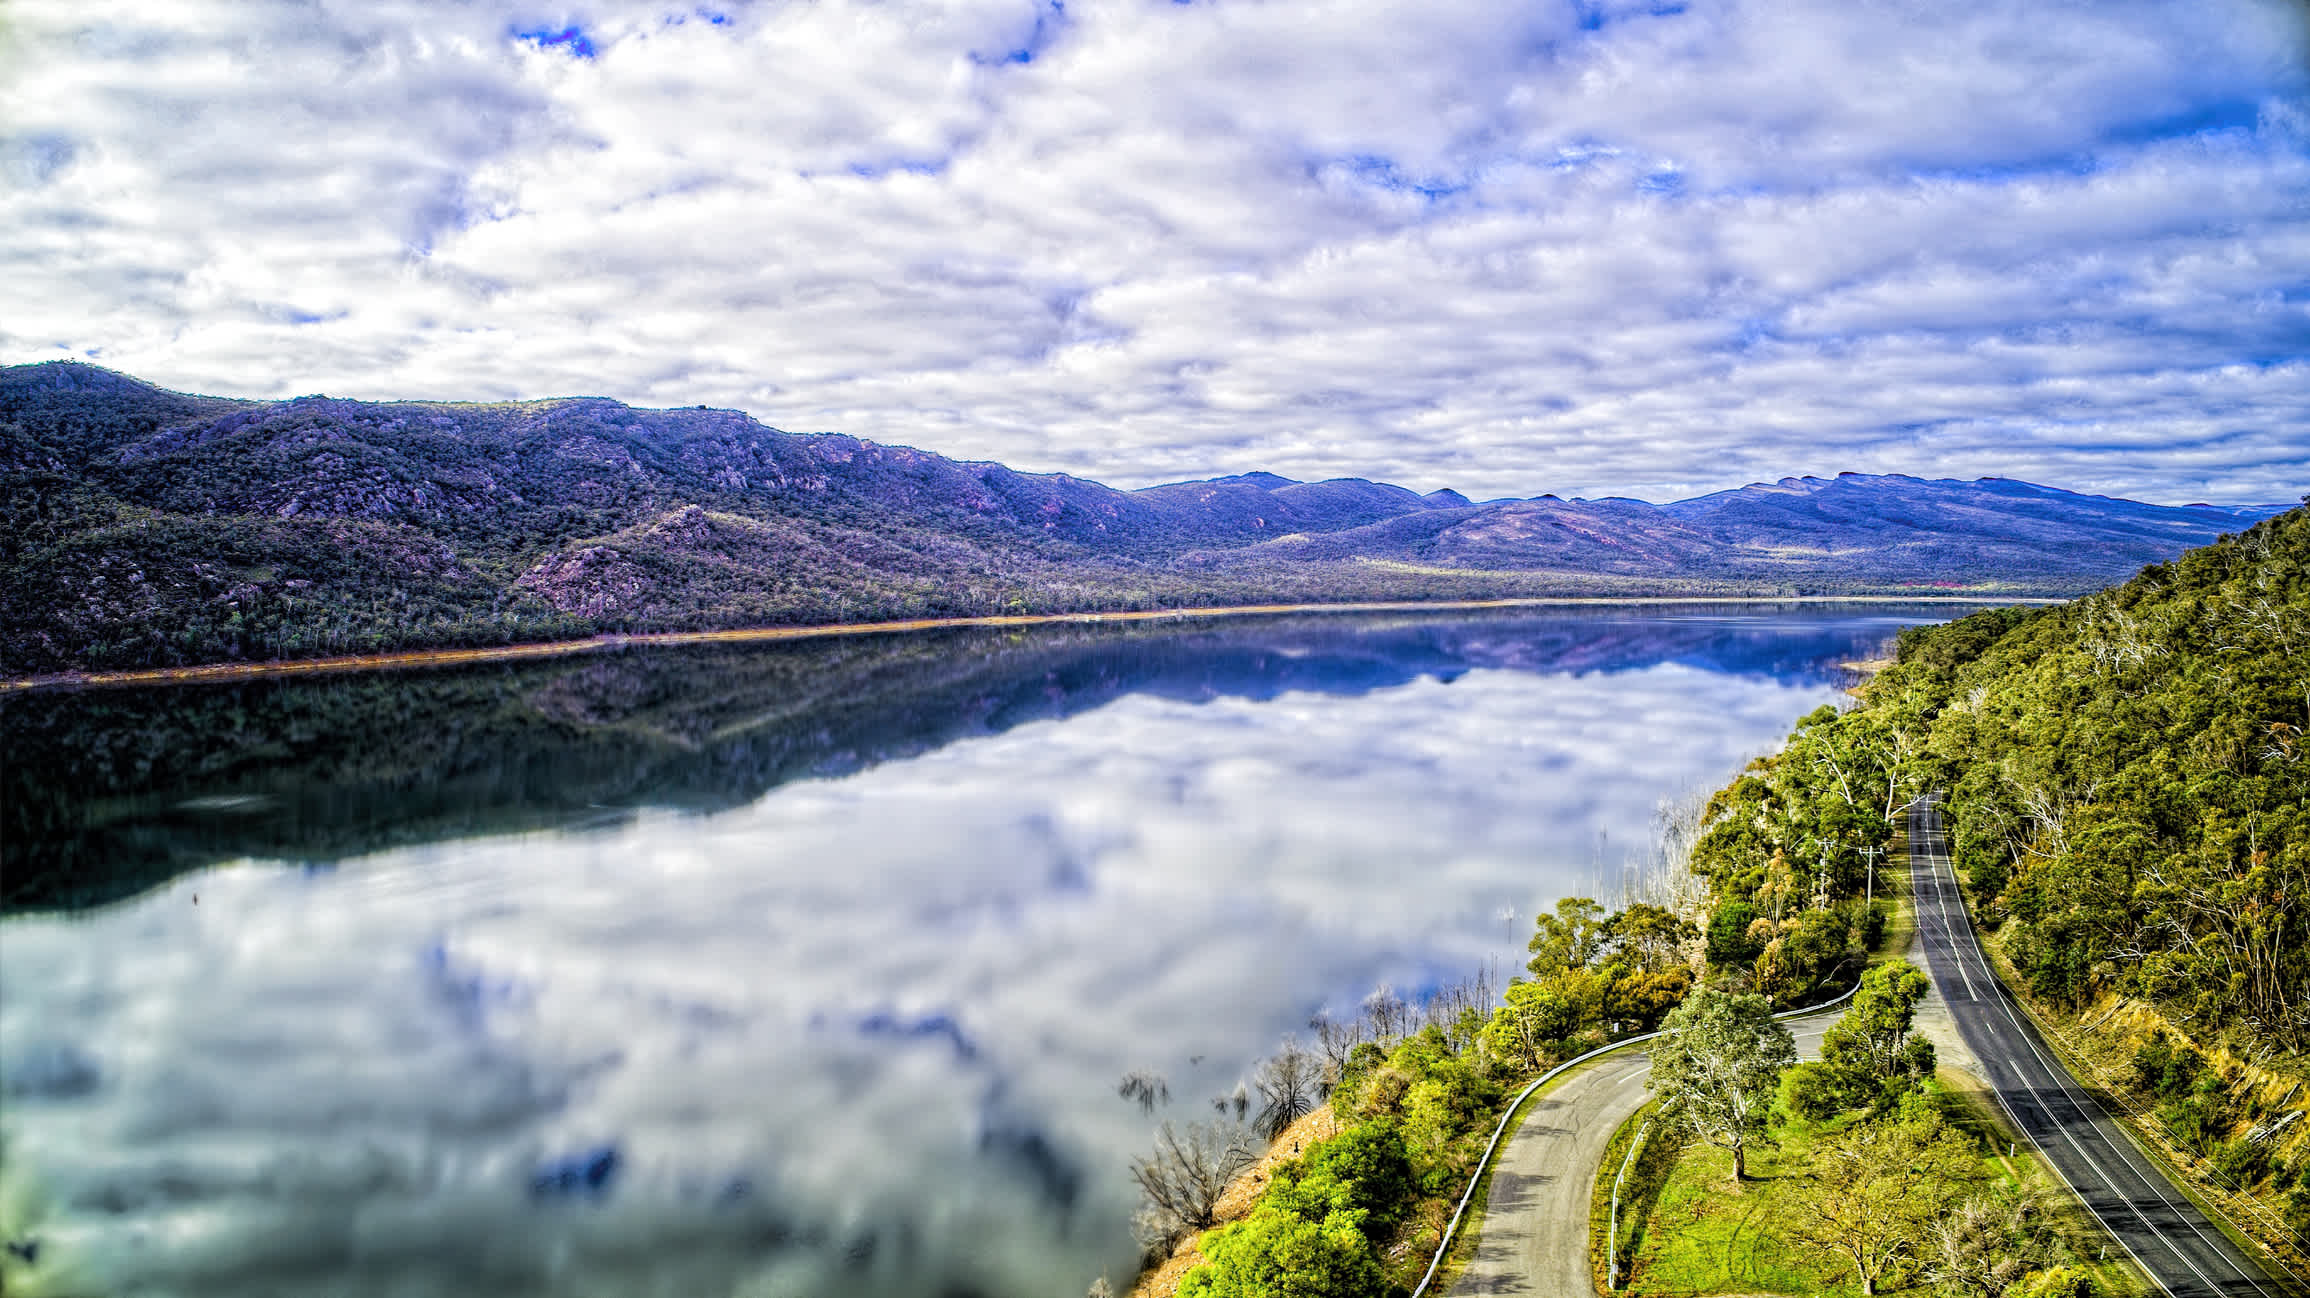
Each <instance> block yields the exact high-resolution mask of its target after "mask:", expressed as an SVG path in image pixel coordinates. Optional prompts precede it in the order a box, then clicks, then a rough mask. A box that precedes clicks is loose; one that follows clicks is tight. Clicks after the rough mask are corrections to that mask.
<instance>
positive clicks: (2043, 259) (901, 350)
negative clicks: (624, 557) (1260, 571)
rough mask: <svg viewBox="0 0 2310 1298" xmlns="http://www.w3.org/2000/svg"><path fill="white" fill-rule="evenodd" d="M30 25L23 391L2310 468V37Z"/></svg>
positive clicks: (906, 18)
mask: <svg viewBox="0 0 2310 1298" xmlns="http://www.w3.org/2000/svg"><path fill="white" fill-rule="evenodd" d="M12 14H13V22H14V32H13V36H12V39H13V41H14V43H15V44H14V46H13V49H12V51H11V52H10V53H9V54H7V55H5V56H4V57H7V58H8V59H10V62H9V64H8V71H7V80H6V81H5V83H0V120H5V121H7V122H8V123H9V126H8V128H7V130H8V131H9V137H8V139H7V140H6V141H5V142H0V160H4V161H5V166H0V177H5V180H6V183H7V185H8V188H7V190H6V191H5V192H4V193H0V267H5V268H6V269H5V273H6V275H7V277H8V280H9V282H10V284H11V287H12V289H13V290H14V291H13V292H12V293H11V298H12V309H11V311H10V312H9V315H8V318H7V319H6V320H5V321H0V351H4V352H5V354H6V355H7V356H8V358H9V359H12V360H30V359H39V358H42V357H45V356H51V355H63V354H67V353H69V354H85V353H90V352H93V353H95V354H96V355H97V356H98V358H99V359H101V360H103V361H104V362H106V363H108V364H112V365H115V366H118V367H120V368H123V369H126V370H129V371H131V372H134V373H138V374H142V375H145V376H148V377H151V378H154V379H156V380H159V381H162V382H166V383H170V384H172V385H175V386H180V387H186V388H192V389H197V390H203V391H218V392H227V393H235V394H248V395H286V394H289V393H293V392H302V391H311V390H314V389H316V388H320V389H325V390H328V391H330V392H333V393H338V394H342V395H351V396H369V397H386V396H410V395H433V396H445V397H511V396H541V395H552V394H561V393H569V392H594V393H601V394H604V395H610V396H615V397H619V398H621V399H625V400H630V401H634V402H637V403H653V402H654V403H663V404H695V403H697V402H700V401H705V402H711V403H717V404H728V405H738V406H743V407H745V408H747V409H749V410H751V411H753V412H754V413H755V414H757V415H759V416H760V417H762V418H764V419H765V420H767V421H769V422H772V423H775V424H778V425H780V426H783V427H789V428H795V429H802V430H809V429H834V430H840V431H845V432H851V433H855V434H859V435H863V436H869V437H874V438H877V439H880V440H886V441H898V442H908V443H914V444H919V445H923V446H926V447H930V448H932V449H936V450H940V451H944V452H947V453H950V454H957V455H963V456H971V457H985V458H996V459H1001V460H1004V461H1006V462H1008V463H1011V464H1013V465H1015V466H1018V467H1022V468H1030V469H1064V470H1068V471H1071V472H1077V473H1082V474H1085V475H1088V476H1093V477H1098V478H1101V479H1103V480H1107V481H1112V482H1116V483H1118V484H1120V485H1136V484H1139V483H1144V482H1151V481H1159V480H1164V479H1169V478H1176V477H1181V476H1188V475H1199V474H1204V473H1218V472H1230V471H1244V470H1250V469H1255V468H1268V469H1273V470H1277V471H1281V472H1286V473H1290V474H1293V475H1294V476H1306V477H1313V476H1324V475H1330V474H1340V473H1354V474H1364V475H1371V476H1380V477H1386V478H1392V479H1395V480H1399V481H1403V482H1405V483H1407V484H1409V485H1412V486H1415V487H1419V488H1421V489H1427V488H1431V487H1435V486H1442V485H1452V486H1457V487H1459V488H1461V489H1463V490H1466V491H1468V492H1470V493H1471V494H1472V495H1476V496H1478V497H1482V496H1488V495H1497V494H1532V493H1536V492H1539V491H1542V490H1554V491H1557V492H1559V493H1565V494H1571V493H1580V494H1604V493H1624V494H1637V495H1645V496H1650V497H1653V498H1661V497H1665V496H1671V495H1678V494H1687V493H1691V492H1696V491H1700V490H1704V489H1711V488H1716V487H1722V486H1728V485H1734V484H1737V483H1738V482H1740V481H1743V480H1747V479H1753V478H1772V477H1778V476H1781V475H1782V474H1785V473H1790V472H1798V471H1806V470H1811V471H1822V472H1826V471H1834V470H1838V469H1844V468H1859V469H1868V470H1891V471H1910V472H1921V473H1928V474H1933V475H1936V476H1939V475H1947V474H1990V473H2001V474H2012V475H2016V476H2034V477H2039V478H2043V479H2047V480H2050V481H2052V482H2055V483H2057V484H2059V485H2065V486H2073V487H2079V488H2084V489H2089V490H2101V491H2115V492H2124V493H2130V494H2136V495H2141V496H2145V497H2148V498H2152V499H2196V498H2208V497H2211V498H2232V499H2287V498H2289V497H2290V496H2291V495H2292V494H2295V492H2296V491H2298V489H2299V485H2300V483H2301V481H2302V479H2303V477H2304V476H2305V472H2306V471H2310V452H2306V451H2305V449H2304V448H2305V447H2306V446H2310V419H2306V413H2310V412H2306V410H2305V405H2306V404H2310V362H2305V361H2304V359H2303V358H2304V357H2305V356H2306V355H2310V295H2306V294H2305V292H2304V290H2303V287H2302V286H2303V285H2304V284H2306V283H2310V220H2306V219H2305V217H2304V216H2303V213H2304V211H2305V210H2306V206H2310V73H2306V72H2305V68H2306V67H2310V38H2306V35H2305V30H2304V20H2303V18H2302V16H2301V11H2300V10H2299V9H2298V8H2297V7H2294V6H2288V5H2284V4H2279V3H2276V2H2275V0H2268V2H2265V0H2216V2H2215V3H2209V4H2204V5H2193V6H2187V7H2184V8H2180V9H2177V8H2176V7H2174V6H2171V5H2152V4H2128V3H2105V4H2074V5H2055V6H2050V7H2049V6H2047V5H2043V4H2021V3H1990V4H1983V5H1975V6H1969V7H1967V8H1966V9H1964V10H1963V11H1962V12H1951V11H1947V10H1943V9H1937V8H1933V7H1926V6H1916V5H1906V4H1895V3H1862V4H1849V3H1847V4H1832V3H1818V4H1811V3H1771V4H1767V3H1762V2H1761V0H1760V2H1745V3H1744V2H1740V0H1725V2H1721V3H1695V4H1690V5H1684V6H1664V5H1651V4H1618V3H1595V4H1579V5H1573V4H1565V5H1542V6H1505V5H1499V4H1496V3H1472V2H1460V0H1453V2H1448V3H1427V4H1420V5H1392V6H1378V7H1375V6H1369V5H1349V4H1346V3H1344V2H1343V0H1293V2H1291V3H1274V4H1252V3H1236V2H1234V0H1220V2H1219V3H1198V4H1192V5H1176V4H1157V3H1151V2H1150V3H1140V2H1132V0H1111V2H1107V3H1096V4H1075V5H1069V6H1066V7H1064V8H1063V9H1062V8H1061V7H1059V6H1057V5H1053V4H1050V3H1048V2H1047V0H956V2H955V3H948V4H932V3H923V4H913V5H907V6H890V5H867V4H851V3H840V2H834V3H824V4H812V5H767V4H760V5H756V4H730V5H721V6H707V7H698V6H691V5H683V4H671V3H611V2H608V0H602V2H599V3H591V4H577V5H559V6H552V7H547V6H539V5H535V4H530V3H494V4H471V5H438V6H435V5H424V4H416V3H373V4H361V5H351V4H325V5H320V6H308V5H293V6H292V5H288V4H285V3H284V4H279V5H272V4H245V3H225V2H224V0H207V2H205V3H186V4H182V5H176V6H170V7H167V8H165V9H162V10H157V11H148V10H142V9H140V10H136V11H131V10H130V9H128V8H127V7H126V6H121V7H117V8H108V7H106V6H87V5H83V4H77V3H66V2H65V0H45V2H43V0H32V2H30V3H25V4H20V5H18V6H17V7H16V8H15V9H14V10H12Z"/></svg>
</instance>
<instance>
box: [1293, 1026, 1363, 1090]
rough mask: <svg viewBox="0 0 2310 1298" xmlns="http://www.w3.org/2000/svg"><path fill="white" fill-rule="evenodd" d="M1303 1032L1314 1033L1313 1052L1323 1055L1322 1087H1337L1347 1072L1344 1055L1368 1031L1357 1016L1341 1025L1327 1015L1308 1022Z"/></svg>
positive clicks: (1356, 1044) (1352, 1049) (1350, 1051)
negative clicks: (1314, 1049)
mask: <svg viewBox="0 0 2310 1298" xmlns="http://www.w3.org/2000/svg"><path fill="white" fill-rule="evenodd" d="M1307 1029H1308V1031H1310V1032H1313V1033H1315V1048H1316V1053H1318V1054H1320V1055H1322V1056H1323V1070H1324V1073H1323V1075H1324V1082H1325V1084H1326V1085H1327V1086H1328V1085H1334V1084H1337V1083H1338V1081H1339V1079H1340V1078H1341V1077H1342V1076H1344V1075H1346V1073H1347V1064H1348V1056H1349V1055H1350V1054H1352V1053H1354V1051H1355V1048H1356V1047H1357V1046H1359V1045H1362V1044H1363V1043H1364V1042H1365V1041H1366V1040H1367V1039H1368V1038H1369V1029H1368V1028H1367V1026H1366V1024H1365V1022H1364V1020H1363V1018H1362V1017H1361V1016H1358V1017H1356V1018H1352V1019H1348V1020H1346V1021H1345V1022H1342V1021H1341V1020H1339V1019H1335V1018H1333V1017H1332V1016H1331V1015H1329V1014H1318V1015H1316V1016H1315V1017H1314V1018H1312V1019H1309V1020H1308V1021H1307Z"/></svg>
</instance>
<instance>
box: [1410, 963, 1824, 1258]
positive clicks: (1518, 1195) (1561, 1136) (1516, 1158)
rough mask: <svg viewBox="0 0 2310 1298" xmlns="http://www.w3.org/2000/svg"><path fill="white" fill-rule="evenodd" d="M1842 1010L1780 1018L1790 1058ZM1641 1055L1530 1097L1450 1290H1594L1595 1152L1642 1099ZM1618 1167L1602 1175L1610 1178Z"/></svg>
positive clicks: (1816, 1045) (1599, 1156) (1606, 1062)
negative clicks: (1792, 1049)
mask: <svg viewBox="0 0 2310 1298" xmlns="http://www.w3.org/2000/svg"><path fill="white" fill-rule="evenodd" d="M1844 1011H1845V1007H1844V1006H1843V1005H1837V1006H1834V1007H1832V1008H1829V1009H1825V1010H1823V1011H1821V1012H1820V1013H1819V1014H1815V1015H1810V1016H1807V1017H1804V1018H1791V1019H1788V1020H1785V1022H1787V1024H1788V1027H1789V1031H1790V1032H1791V1033H1792V1034H1794V1035H1795V1037H1796V1039H1797V1052H1798V1053H1799V1054H1800V1055H1803V1056H1805V1057H1808V1058H1810V1057H1812V1056H1813V1055H1816V1054H1818V1053H1819V1052H1820V1048H1821V1034H1822V1033H1824V1032H1826V1031H1828V1029H1829V1025H1830V1024H1832V1023H1835V1022H1836V1021H1837V1016H1838V1015H1840V1014H1842V1013H1844ZM1651 1071H1652V1060H1651V1058H1650V1057H1649V1056H1647V1055H1646V1054H1645V1053H1644V1052H1643V1051H1641V1050H1636V1049H1629V1050H1624V1051H1621V1052H1619V1053H1616V1054H1610V1055H1606V1056H1605V1057H1603V1058H1602V1059H1599V1060H1597V1061H1596V1062H1595V1063H1593V1064H1590V1065H1589V1066H1588V1067H1586V1068H1584V1069H1582V1070H1580V1071H1579V1072H1576V1073H1573V1074H1572V1075H1571V1076H1569V1077H1566V1078H1565V1079H1564V1080H1563V1081H1562V1082H1560V1083H1558V1084H1557V1085H1556V1088H1555V1089H1554V1090H1552V1091H1550V1092H1548V1093H1547V1094H1546V1095H1543V1096H1540V1097H1539V1098H1537V1099H1535V1100H1534V1101H1532V1106H1531V1108H1530V1109H1529V1110H1528V1111H1526V1113H1525V1115H1524V1125H1523V1126H1521V1127H1518V1128H1517V1129H1516V1134H1515V1135H1513V1136H1511V1137H1509V1138H1508V1142H1507V1144H1506V1145H1505V1146H1503V1147H1502V1148H1501V1150H1500V1153H1499V1155H1498V1162H1497V1163H1496V1164H1495V1166H1494V1168H1493V1172H1492V1193H1491V1196H1490V1198H1489V1199H1488V1200H1487V1201H1486V1203H1485V1207H1484V1217H1483V1220H1482V1222H1481V1223H1480V1224H1479V1225H1478V1226H1477V1231H1478V1234H1477V1236H1476V1251H1475V1255H1474V1257H1472V1258H1471V1259H1470V1260H1469V1262H1468V1269H1467V1270H1466V1271H1464V1272H1462V1273H1461V1275H1460V1279H1459V1282H1458V1283H1457V1284H1455V1285H1453V1286H1452V1289H1451V1292H1452V1293H1453V1294H1455V1295H1458V1294H1548V1295H1551V1296H1552V1298H1573V1296H1575V1295H1582V1294H1591V1293H1594V1292H1595V1291H1596V1282H1595V1281H1594V1280H1593V1279H1591V1278H1590V1276H1591V1273H1590V1271H1589V1269H1588V1205H1589V1198H1590V1195H1591V1193H1592V1192H1593V1190H1594V1188H1595V1184H1596V1178H1597V1176H1598V1175H1599V1174H1600V1172H1599V1168H1598V1164H1599V1163H1600V1162H1602V1161H1603V1158H1604V1147H1605V1145H1606V1144H1608V1143H1610V1141H1611V1140H1612V1133H1613V1132H1614V1131H1617V1130H1619V1128H1620V1124H1621V1123H1623V1122H1626V1121H1627V1120H1628V1115H1630V1114H1632V1113H1634V1112H1636V1111H1637V1110H1638V1109H1640V1108H1643V1107H1644V1102H1645V1101H1646V1100H1647V1099H1649V1098H1651V1096H1650V1094H1649V1093H1648V1092H1647V1091H1646V1090H1645V1089H1644V1079H1645V1077H1646V1075H1648V1074H1649V1073H1651ZM1618 1170H1619V1169H1617V1168H1614V1169H1611V1171H1607V1172H1603V1173H1601V1174H1603V1175H1610V1174H1611V1172H1616V1171H1618Z"/></svg>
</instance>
